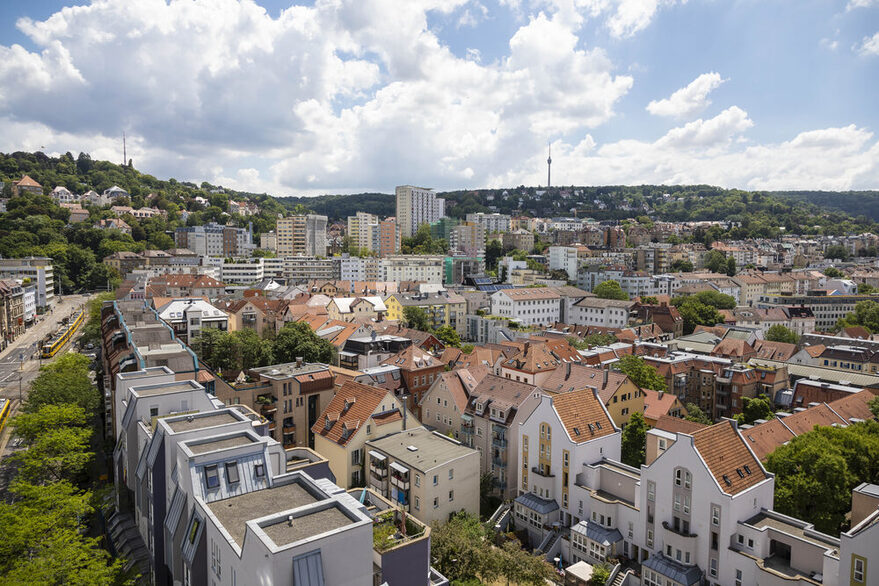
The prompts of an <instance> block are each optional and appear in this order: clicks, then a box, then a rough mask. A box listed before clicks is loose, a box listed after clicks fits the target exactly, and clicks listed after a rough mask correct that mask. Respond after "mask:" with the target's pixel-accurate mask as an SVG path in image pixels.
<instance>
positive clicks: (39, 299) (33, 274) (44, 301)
mask: <svg viewBox="0 0 879 586" xmlns="http://www.w3.org/2000/svg"><path fill="white" fill-rule="evenodd" d="M54 274H55V273H54V271H53V268H52V259H51V258H48V257H43V256H28V257H25V258H3V259H0V278H11V279H30V280H31V282H30V284H31V285H34V286H35V287H36V304H37V307H38V308H40V309H45V308H47V307H49V305H50V304H51V303H52V300H53V299H54V298H55V277H54Z"/></svg>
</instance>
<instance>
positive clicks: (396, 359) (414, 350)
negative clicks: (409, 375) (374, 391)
mask: <svg viewBox="0 0 879 586" xmlns="http://www.w3.org/2000/svg"><path fill="white" fill-rule="evenodd" d="M382 364H389V365H393V366H399V367H400V369H402V370H409V371H414V370H422V369H425V368H435V367H439V366H442V364H443V363H442V362H440V361H439V359H437V358H434V357H433V356H432V355H430V354H428V353H427V352H425V351H424V350H422V349H421V348H418V347H417V346H408V347H406V348H404V349H403V350H400V351H399V352H397V353H396V354H394V355H393V356H391V357H390V358H386V359H385V360H384V361H382Z"/></svg>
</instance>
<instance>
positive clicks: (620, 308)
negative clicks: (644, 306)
mask: <svg viewBox="0 0 879 586" xmlns="http://www.w3.org/2000/svg"><path fill="white" fill-rule="evenodd" d="M634 305H635V302H634V301H621V300H618V299H601V298H599V297H584V298H583V299H581V300H579V301H577V302H576V303H575V304H574V305H572V306H571V320H570V322H569V323H570V324H571V325H577V326H598V327H602V328H624V327H626V326H627V325H628V324H629V315H630V313H631V311H632V307H634Z"/></svg>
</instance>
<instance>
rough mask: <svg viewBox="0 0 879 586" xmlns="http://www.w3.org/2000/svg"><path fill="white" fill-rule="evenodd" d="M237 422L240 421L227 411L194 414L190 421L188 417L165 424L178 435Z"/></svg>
mask: <svg viewBox="0 0 879 586" xmlns="http://www.w3.org/2000/svg"><path fill="white" fill-rule="evenodd" d="M238 421H241V420H240V419H238V418H237V417H235V416H234V415H232V414H231V413H229V412H228V411H220V412H218V413H212V414H210V415H199V414H196V415H193V416H192V417H191V419H190V418H189V417H184V418H181V419H175V420H173V421H167V423H168V426H169V427H170V428H171V431H173V432H174V433H180V432H182V431H192V430H193V429H204V428H205V427H214V426H216V425H225V424H227V423H237V422H238Z"/></svg>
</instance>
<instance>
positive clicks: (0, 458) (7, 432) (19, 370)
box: [0, 295, 89, 495]
mask: <svg viewBox="0 0 879 586" xmlns="http://www.w3.org/2000/svg"><path fill="white" fill-rule="evenodd" d="M88 298H89V297H88V296H86V295H69V296H65V297H64V298H63V300H62V301H61V302H59V303H56V304H55V305H54V306H53V311H52V313H46V314H44V315H42V316H37V320H38V321H37V323H36V324H34V325H33V326H31V327H30V328H29V329H28V330H27V331H26V332H25V333H24V334H22V335H21V336H19V337H18V339H17V340H15V341H14V342H13V343H12V344H10V345H9V347H7V348H6V349H4V350H3V351H2V352H0V397H2V398H4V399H11V400H12V409H13V411H12V415H11V416H10V417H12V416H14V415H15V413H16V411H17V410H18V408H19V406H20V404H21V403H20V401H21V399H24V398H26V397H27V391H28V388H29V386H30V383H31V381H32V380H34V379H35V378H36V377H37V376H38V375H39V370H40V364H41V362H43V363H44V362H50V361H51V360H52V359H47V360H43V361H41V360H40V358H39V353H38V350H39V344H40V342H42V340H43V339H44V338H45V337H46V336H47V335H48V334H51V333H53V332H55V331H56V330H57V329H58V328H59V327H60V323H59V322H60V321H61V320H62V318H64V317H67V316H69V315H70V313H71V312H72V311H73V310H75V309H79V308H80V307H82V308H84V307H85V303H86V302H87V301H88ZM41 318H42V319H41ZM80 331H81V329H80ZM78 334H79V332H77V335H78ZM74 339H76V336H74ZM69 348H70V345H69V344H68V345H67V346H66V347H65V348H63V349H62V350H61V351H60V352H59V353H58V354H56V357H57V356H60V355H62V354H63V353H64V352H66V351H67V350H68V349H69ZM11 439H12V426H10V425H7V426H6V427H5V428H4V429H3V431H2V432H0V495H5V493H6V487H7V486H8V483H9V481H10V480H11V478H12V477H13V475H14V469H13V468H12V467H11V465H10V463H9V462H8V460H7V457H8V456H9V455H10V454H12V453H13V452H15V451H16V449H17V446H15V445H14V442H12V441H10V440H11Z"/></svg>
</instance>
